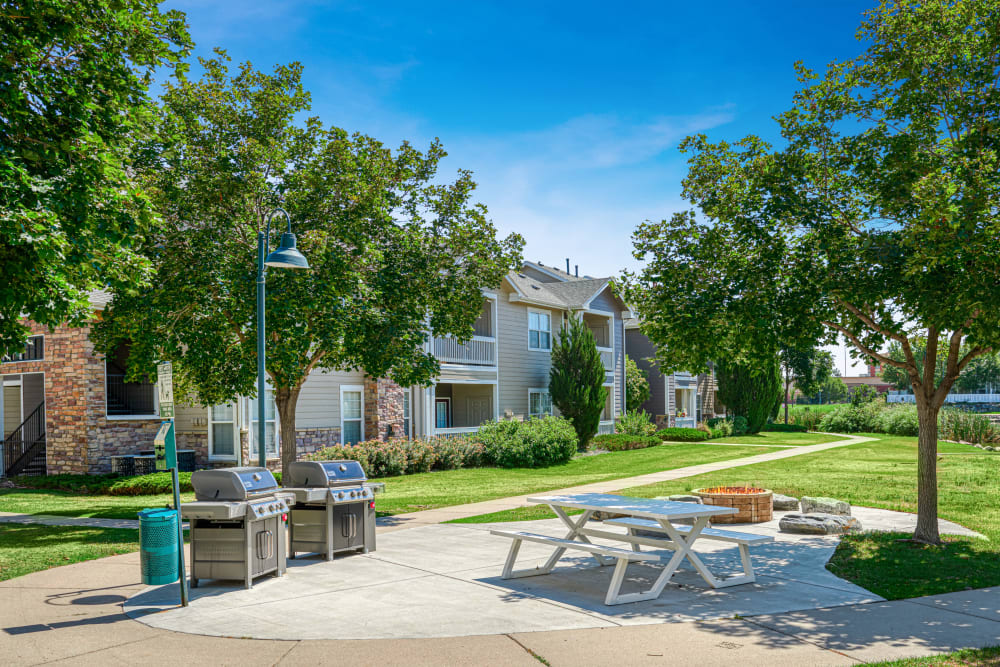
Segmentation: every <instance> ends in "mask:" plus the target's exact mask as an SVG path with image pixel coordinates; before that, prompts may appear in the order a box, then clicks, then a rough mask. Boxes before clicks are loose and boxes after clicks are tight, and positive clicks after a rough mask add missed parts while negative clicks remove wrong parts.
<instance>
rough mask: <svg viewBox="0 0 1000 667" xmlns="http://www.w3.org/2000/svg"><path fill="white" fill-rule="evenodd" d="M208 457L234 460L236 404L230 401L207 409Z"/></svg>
mask: <svg viewBox="0 0 1000 667" xmlns="http://www.w3.org/2000/svg"><path fill="white" fill-rule="evenodd" d="M208 458H210V459H223V460H227V461H235V460H236V406H235V405H234V404H232V403H227V404H223V405H213V406H212V407H210V408H209V409H208Z"/></svg>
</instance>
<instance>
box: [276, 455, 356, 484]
mask: <svg viewBox="0 0 1000 667" xmlns="http://www.w3.org/2000/svg"><path fill="white" fill-rule="evenodd" d="M366 479H368V476H367V475H365V471H364V470H363V469H362V468H361V464H360V463H358V462H357V461H296V462H294V463H291V464H289V465H288V468H287V470H286V471H285V474H284V477H283V478H282V483H283V484H284V485H285V486H286V487H295V486H298V487H317V486H344V485H346V484H360V483H361V482H364V481H365V480H366Z"/></svg>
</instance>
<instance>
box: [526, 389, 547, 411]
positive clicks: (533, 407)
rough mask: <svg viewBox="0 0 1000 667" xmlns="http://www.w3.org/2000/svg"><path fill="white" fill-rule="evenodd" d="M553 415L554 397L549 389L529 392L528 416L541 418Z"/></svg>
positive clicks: (530, 390)
mask: <svg viewBox="0 0 1000 667" xmlns="http://www.w3.org/2000/svg"><path fill="white" fill-rule="evenodd" d="M551 414H552V397H551V396H549V390H548V389H529V390H528V416H529V417H541V416H542V415H551Z"/></svg>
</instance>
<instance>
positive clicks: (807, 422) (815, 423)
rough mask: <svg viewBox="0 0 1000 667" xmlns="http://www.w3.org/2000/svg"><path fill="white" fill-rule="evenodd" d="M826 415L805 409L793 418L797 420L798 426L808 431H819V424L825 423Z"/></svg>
mask: <svg viewBox="0 0 1000 667" xmlns="http://www.w3.org/2000/svg"><path fill="white" fill-rule="evenodd" d="M824 414H825V413H823V412H820V411H819V410H810V409H809V408H808V407H805V408H803V409H802V412H799V413H798V414H796V415H793V416H792V418H793V419H794V420H795V423H796V424H801V425H802V426H805V427H806V430H809V431H818V430H819V423H820V422H821V421H823V415H824Z"/></svg>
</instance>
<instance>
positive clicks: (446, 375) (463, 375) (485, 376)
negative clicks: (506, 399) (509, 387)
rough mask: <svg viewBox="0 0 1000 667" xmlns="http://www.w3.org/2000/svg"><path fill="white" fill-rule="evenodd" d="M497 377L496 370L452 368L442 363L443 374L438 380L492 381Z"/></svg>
mask: <svg viewBox="0 0 1000 667" xmlns="http://www.w3.org/2000/svg"><path fill="white" fill-rule="evenodd" d="M496 379H497V373H496V371H495V370H493V369H490V370H488V371H481V370H472V369H466V368H452V367H450V366H449V365H448V364H441V375H439V376H438V378H437V380H438V382H492V381H493V380H496Z"/></svg>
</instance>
